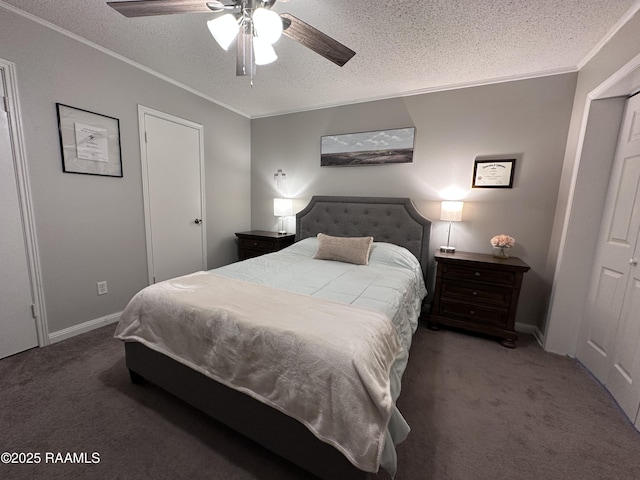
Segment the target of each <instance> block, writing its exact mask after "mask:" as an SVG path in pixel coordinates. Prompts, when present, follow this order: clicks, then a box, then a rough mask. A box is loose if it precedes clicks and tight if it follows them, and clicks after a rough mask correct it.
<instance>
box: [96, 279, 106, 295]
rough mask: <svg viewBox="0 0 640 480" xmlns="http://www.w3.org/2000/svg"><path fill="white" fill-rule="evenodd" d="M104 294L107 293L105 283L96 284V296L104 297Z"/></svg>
mask: <svg viewBox="0 0 640 480" xmlns="http://www.w3.org/2000/svg"><path fill="white" fill-rule="evenodd" d="M106 293H109V289H108V288H107V282H106V281H105V282H98V295H104V294H106Z"/></svg>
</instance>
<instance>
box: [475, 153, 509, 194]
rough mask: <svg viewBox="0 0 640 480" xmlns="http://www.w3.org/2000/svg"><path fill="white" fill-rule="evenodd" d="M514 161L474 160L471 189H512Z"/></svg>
mask: <svg viewBox="0 0 640 480" xmlns="http://www.w3.org/2000/svg"><path fill="white" fill-rule="evenodd" d="M515 168H516V159H515V158H511V159H507V160H502V159H500V160H476V161H475V163H474V165H473V184H472V186H473V188H512V187H513V173H514V172H515Z"/></svg>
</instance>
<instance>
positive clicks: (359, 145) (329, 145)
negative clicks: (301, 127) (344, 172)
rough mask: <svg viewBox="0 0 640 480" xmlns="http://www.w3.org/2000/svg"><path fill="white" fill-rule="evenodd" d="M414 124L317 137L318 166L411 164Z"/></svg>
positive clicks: (413, 145)
mask: <svg viewBox="0 0 640 480" xmlns="http://www.w3.org/2000/svg"><path fill="white" fill-rule="evenodd" d="M415 132H416V128H415V127H402V128H391V129H386V130H375V131H369V132H357V133H343V134H337V135H323V136H321V137H320V166H321V167H360V166H372V165H389V164H406V163H413V151H414V147H415Z"/></svg>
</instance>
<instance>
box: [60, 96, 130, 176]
mask: <svg viewBox="0 0 640 480" xmlns="http://www.w3.org/2000/svg"><path fill="white" fill-rule="evenodd" d="M56 113H57V116H58V134H59V138H60V154H61V156H62V171H63V172H64V173H76V174H82V175H99V176H106V177H119V178H122V177H123V176H124V173H123V170H122V155H121V151H122V150H121V147H120V120H119V119H117V118H115V117H109V116H107V115H102V114H100V113H95V112H91V111H89V110H83V109H81V108H77V107H72V106H70V105H65V104H63V103H56Z"/></svg>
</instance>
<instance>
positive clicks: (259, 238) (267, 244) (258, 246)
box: [236, 230, 296, 260]
mask: <svg viewBox="0 0 640 480" xmlns="http://www.w3.org/2000/svg"><path fill="white" fill-rule="evenodd" d="M236 237H238V259H240V260H246V259H247V258H253V257H259V256H260V255H264V254H265V253H272V252H277V251H278V250H281V249H283V248H285V247H288V246H289V245H292V244H293V242H294V240H295V238H296V236H295V235H294V234H293V233H289V234H281V233H276V232H268V231H264V230H251V231H250V232H239V233H236Z"/></svg>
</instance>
